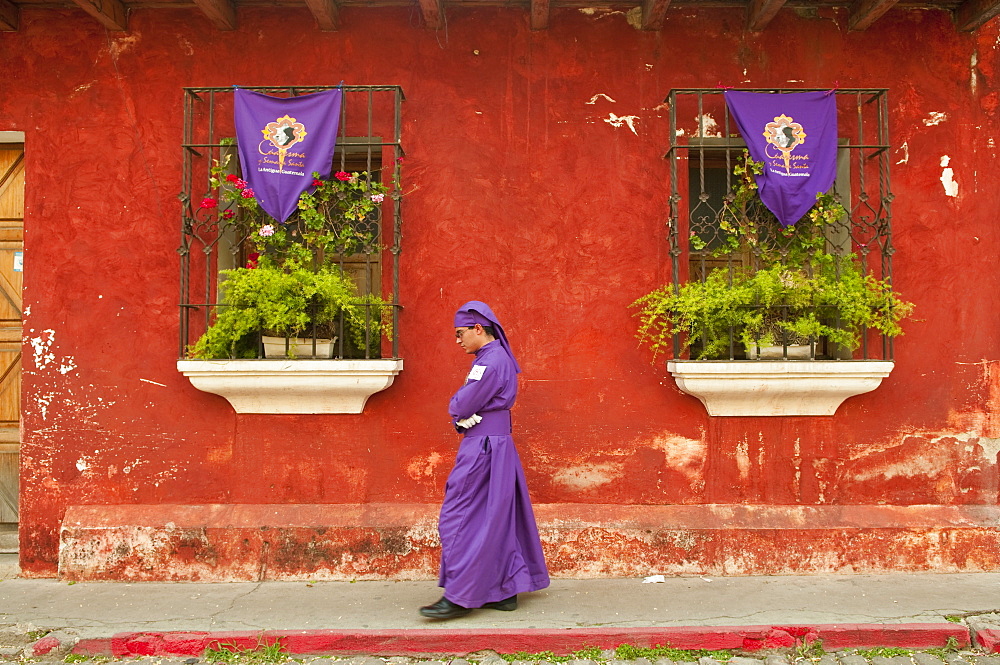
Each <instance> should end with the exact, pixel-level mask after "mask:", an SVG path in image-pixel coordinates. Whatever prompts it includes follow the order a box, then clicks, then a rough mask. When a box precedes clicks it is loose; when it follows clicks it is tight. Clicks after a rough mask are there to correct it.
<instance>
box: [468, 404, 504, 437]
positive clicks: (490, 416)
mask: <svg viewBox="0 0 1000 665" xmlns="http://www.w3.org/2000/svg"><path fill="white" fill-rule="evenodd" d="M479 415H480V416H482V418H483V419H482V421H480V422H479V423H477V424H476V425H473V426H472V427H470V428H469V429H467V430H465V436H491V435H492V436H509V435H510V432H511V429H510V411H508V410H504V411H483V412H482V413H480V414H479Z"/></svg>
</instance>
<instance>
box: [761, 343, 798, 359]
mask: <svg viewBox="0 0 1000 665" xmlns="http://www.w3.org/2000/svg"><path fill="white" fill-rule="evenodd" d="M759 348H760V359H761V360H784V359H785V358H787V359H788V360H809V359H810V358H811V357H812V353H811V351H812V345H811V344H789V345H788V346H787V349H788V355H787V356H786V355H785V348H786V347H782V346H761V347H759ZM757 349H758V347H757V345H756V344H754V345H752V346H749V347H747V358H749V359H750V360H757Z"/></svg>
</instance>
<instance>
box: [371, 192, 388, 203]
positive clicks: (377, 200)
mask: <svg viewBox="0 0 1000 665" xmlns="http://www.w3.org/2000/svg"><path fill="white" fill-rule="evenodd" d="M384 200H385V194H372V201H374V202H375V203H382V201H384Z"/></svg>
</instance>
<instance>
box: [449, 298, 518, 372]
mask: <svg viewBox="0 0 1000 665" xmlns="http://www.w3.org/2000/svg"><path fill="white" fill-rule="evenodd" d="M477 323H478V324H479V325H481V326H491V327H492V328H493V330H494V331H496V335H497V339H498V340H499V341H500V346H502V347H503V350H504V351H506V352H507V355H508V356H510V361H511V362H512V363H514V369H515V371H517V372H518V373H520V372H521V367H520V365H518V364H517V360H516V359H515V358H514V354H513V353H512V352H511V350H510V343H509V342H507V335H506V334H505V333H504V331H503V328H502V327H501V326H500V321H498V320H497V315H496V314H494V313H493V310H492V309H490V306H489V305H487V304H486V303H484V302H480V301H479V300H470V301H469V302H467V303H465V304H464V305H462V306H461V307H459V308H458V311H457V312H455V327H456V328H460V327H469V328H471V327H472V326H474V325H476V324H477Z"/></svg>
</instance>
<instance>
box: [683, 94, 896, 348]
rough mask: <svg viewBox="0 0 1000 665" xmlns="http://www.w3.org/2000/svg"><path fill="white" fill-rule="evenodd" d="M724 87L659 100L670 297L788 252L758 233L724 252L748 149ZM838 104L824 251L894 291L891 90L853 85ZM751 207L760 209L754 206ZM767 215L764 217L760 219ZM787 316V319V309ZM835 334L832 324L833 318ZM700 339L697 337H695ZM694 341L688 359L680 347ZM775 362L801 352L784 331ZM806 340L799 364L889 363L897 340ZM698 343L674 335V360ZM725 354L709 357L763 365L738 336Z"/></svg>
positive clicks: (870, 336)
mask: <svg viewBox="0 0 1000 665" xmlns="http://www.w3.org/2000/svg"><path fill="white" fill-rule="evenodd" d="M746 91H749V92H764V93H792V92H805V91H807V89H801V88H796V89H789V88H761V89H746ZM723 92H724V91H723V90H722V89H712V88H691V89H673V90H671V91H670V92H669V94H668V96H667V98H666V99H665V100H664V101H665V102H666V103H667V105H668V107H669V118H670V120H669V121H670V144H669V149H668V151H667V153H666V155H665V158H666V159H667V160H668V162H669V183H668V188H669V198H668V201H669V212H668V220H667V240H668V245H669V254H670V257H671V263H670V267H671V284H672V286H673V289H674V292H675V293H676V292H677V290H678V289H679V288H680V287H681V285H683V284H685V283H687V282H689V281H695V280H700V281H704V280H706V278H707V277H708V275H709V274H710V273H712V272H713V271H716V270H725V271H728V274H729V275H730V279H731V276H732V275H733V274H734V273H733V271H734V270H743V269H746V268H750V269H755V266H756V265H758V264H759V263H760V259H761V256H762V253H766V252H772V253H774V252H776V253H778V254H780V253H781V252H783V251H787V248H786V247H783V245H782V239H781V237H780V234H777V233H775V232H774V228H777V227H772V228H771V229H770V230H769V229H767V228H766V226H762V227H761V230H760V232H759V235H758V240H759V244H758V245H757V246H754V247H749V248H748V247H742V248H739V249H730V248H727V246H726V237H725V236H726V234H725V232H724V231H723V226H724V220H725V218H726V215H727V214H731V212H730V213H727V210H729V208H730V207H731V206H733V204H734V195H733V191H734V184H736V176H735V175H734V167H736V166H737V164H738V163H740V161H741V160H742V159H743V155H744V150H745V147H744V146H745V144H744V142H743V140H742V139H741V138H740V135H739V132H738V129H737V127H736V124H735V122H734V121H733V119H732V117H731V116H730V113H729V109H728V108H727V107H726V104H725V100H724V97H723ZM835 94H836V102H837V116H838V131H839V149H838V157H837V177H836V182H835V184H834V186H833V189H832V194H833V197H834V200H836V201H837V202H839V203H840V204H841V205H843V207H844V209H845V214H844V215H843V216H842V217H840V218H839V219H838V220H836V221H835V222H834V223H832V224H830V225H828V226H827V227H826V229H825V230H824V235H825V243H824V244H825V251H826V252H828V253H829V254H831V255H833V256H845V257H846V256H850V255H853V256H855V257H857V260H858V261H859V262H860V265H861V268H862V270H863V272H864V274H866V275H872V276H874V277H875V278H876V279H879V280H886V281H887V282H888V283H890V284H891V280H892V258H893V254H894V248H893V244H892V224H891V220H892V214H891V204H892V200H893V195H892V192H891V187H890V178H889V157H890V155H889V148H890V146H889V129H888V99H887V96H888V89H885V88H855V89H838V90H836V91H835ZM754 207H756V208H757V210H754V209H753V208H754ZM757 212H763V213H767V211H766V209H764V207H763V204H761V203H760V201H759V199H757V200H756V201H755V202H751V204H750V205H749V206H746V207H745V209H744V210H743V211H742V214H745V215H747V217H748V218H752V217H753V216H754V215H755V214H756V213H757ZM762 216H763V215H762ZM821 242H822V241H821ZM786 313H787V312H786ZM829 323H831V324H832V325H833V326H834V327H836V325H837V322H836V321H831V322H829ZM696 337H697V336H696ZM685 341H690V346H689V349H690V352H688V351H687V350H686V347H688V345H686V344H684V342H685ZM777 341H778V342H779V343H778V344H776V345H775V346H776V347H780V348H779V355H778V356H777V358H778V359H791V358H793V354H794V353H796V352H797V351H798V349H797V348H796V347H797V345H796V344H794V343H793V342H794V341H796V340H793V339H791V338H790V335H788V334H787V333H785V332H781V333H780V334H778V335H777ZM798 341H802V342H804V343H805V344H804V346H806V347H807V348H806V349H805V351H804V356H803V357H804V358H805V359H842V360H846V359H883V360H891V359H892V355H893V341H892V338H891V337H888V336H885V335H881V334H878V331H872V330H867V329H865V330H863V331H862V333H861V336H860V346H859V348H858V349H857V350H855V351H853V352H851V351H848V350H847V349H846V348H843V347H838V346H837V345H835V344H831V343H828V341H827V340H825V339H816V338H812V339H808V340H798ZM703 344H704V339H698V338H693V339H691V340H685V338H684V337H683V335H682V334H681V333H678V332H676V331H675V332H674V334H673V340H672V346H673V357H674V358H675V359H681V358H684V357H685V356H687V355H690V357H691V358H695V357H696V355H697V354H698V352H699V351H700V350H701V349H702V348H703ZM727 347H728V348H727V350H726V351H725V352H723V353H721V354H719V355H718V356H713V357H712V358H709V359H716V360H743V359H763V358H764V352H763V351H762V349H761V348H760V346H759V345H758V346H757V348H744V345H743V344H741V343H740V339H739V331H737V330H735V329H730V331H729V339H728V344H727Z"/></svg>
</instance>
